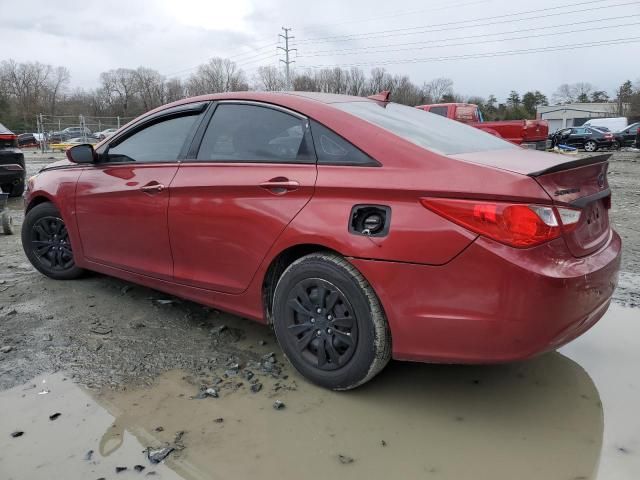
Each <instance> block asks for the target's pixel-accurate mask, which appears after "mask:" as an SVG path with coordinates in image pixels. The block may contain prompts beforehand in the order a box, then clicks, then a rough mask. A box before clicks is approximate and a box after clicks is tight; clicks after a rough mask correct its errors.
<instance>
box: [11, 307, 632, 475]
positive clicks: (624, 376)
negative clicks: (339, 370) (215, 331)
mask: <svg viewBox="0 0 640 480" xmlns="http://www.w3.org/2000/svg"><path fill="white" fill-rule="evenodd" d="M639 320H640V315H639V314H638V310H637V309H635V310H634V309H625V308H622V307H619V306H615V305H614V306H612V308H611V310H610V311H609V313H608V314H607V316H606V318H605V319H603V320H602V321H601V322H600V323H599V324H598V325H596V327H594V328H593V329H592V331H590V332H589V333H587V334H586V335H585V336H583V337H582V338H580V339H578V340H577V341H575V342H574V343H572V344H570V345H569V346H567V347H565V348H564V349H562V351H561V352H560V353H551V354H547V355H544V356H542V357H539V358H537V359H534V360H531V361H528V362H522V363H518V364H511V365H500V366H490V367H480V366H446V365H421V364H409V363H392V364H391V365H389V367H388V368H387V369H386V370H385V371H384V372H383V373H382V374H381V375H380V376H379V377H378V378H376V379H375V380H374V381H373V382H371V383H369V384H368V385H366V386H364V387H362V388H360V389H358V390H356V391H354V392H347V393H334V392H328V391H326V390H323V389H320V388H316V387H313V386H311V385H309V384H308V383H306V382H305V381H304V380H302V379H300V378H297V379H296V383H297V385H298V389H297V390H292V391H280V392H278V394H277V396H274V394H271V393H269V394H267V393H266V392H271V391H272V389H271V388H266V387H265V389H264V390H263V391H262V392H260V393H257V394H252V393H249V392H248V391H247V390H239V391H236V392H232V391H228V392H223V393H222V395H221V397H220V398H204V399H200V400H198V399H192V398H191V397H192V396H193V395H195V394H196V392H197V385H196V384H194V382H193V381H192V379H191V378H189V377H188V376H186V374H185V373H184V372H181V371H172V372H168V373H166V374H164V375H163V376H161V377H160V378H158V379H157V381H156V382H155V383H154V385H152V386H151V387H150V388H145V389H132V390H125V391H117V392H116V391H110V390H106V391H104V392H102V393H94V392H88V391H85V390H83V389H81V388H80V387H78V386H77V385H74V384H73V383H72V382H71V381H70V380H67V381H64V380H63V376H62V375H60V374H56V375H53V376H46V377H41V378H38V379H35V380H34V381H33V382H31V383H30V384H28V385H26V386H21V387H18V388H14V389H12V390H7V391H5V392H2V393H0V405H1V407H0V408H1V411H2V412H3V413H2V416H1V417H0V478H3V479H5V478H6V479H22V478H28V479H40V478H42V479H50V478H52V477H54V476H56V477H59V478H64V479H65V480H66V479H75V478H78V479H80V478H82V479H87V478H88V479H92V478H95V479H98V478H100V477H105V478H115V477H116V475H117V478H133V477H136V478H139V477H141V476H144V475H145V474H146V473H147V472H149V471H150V470H153V471H155V472H156V474H157V476H156V477H155V478H170V479H171V478H183V479H242V478H253V477H255V478H261V479H276V478H277V479H289V478H304V479H316V478H317V479H319V478H323V479H325V478H337V477H340V478H343V479H344V478H346V479H349V478H354V479H355V478H358V479H361V478H369V479H375V478H437V479H458V480H460V479H474V480H479V479H487V480H489V479H491V480H497V479H513V478H518V479H543V478H544V479H593V478H601V479H607V480H608V479H627V478H628V479H634V478H638V476H639V474H640V456H639V455H638V454H639V453H640V420H638V415H637V408H638V405H640V392H639V389H638V378H639V377H638V374H637V366H638V365H639V364H640V362H639V359H640V358H639V357H640V351H639V349H638V348H637V342H638V340H637V339H638V338H640V335H639V334H640V322H639ZM43 378H45V379H46V383H45V384H43V383H42V379H43ZM31 385H35V386H34V387H31ZM43 389H46V390H49V391H50V393H48V394H43V395H39V394H38V393H39V392H40V391H42V390H43ZM276 400H280V401H282V402H284V404H285V408H283V409H280V410H276V409H274V408H273V403H274V402H275V401H276ZM56 412H60V413H62V415H61V416H60V417H59V418H57V419H56V420H50V419H49V416H50V415H52V414H54V413H56ZM16 430H21V431H24V432H25V433H24V435H23V436H21V437H18V438H12V437H11V436H10V433H11V432H13V431H16ZM178 432H184V434H183V435H182V437H181V439H180V442H178V443H179V444H184V446H185V448H184V450H175V451H174V452H172V453H171V454H170V455H169V457H168V458H167V460H166V462H165V463H162V464H159V465H155V466H154V465H151V464H150V463H149V461H148V460H147V458H146V456H145V455H144V454H143V453H142V451H143V450H144V448H145V447H147V446H158V447H159V446H163V445H174V444H175V436H176V433H178ZM89 450H94V454H93V457H92V460H91V461H88V460H85V459H84V457H85V455H86V453H87V451H89ZM136 464H140V465H142V466H144V467H145V470H143V471H142V472H141V473H138V472H136V471H135V470H133V467H134V466H135V465H136ZM118 466H126V467H128V470H126V471H123V472H122V473H120V474H116V473H115V468H116V467H118Z"/></svg>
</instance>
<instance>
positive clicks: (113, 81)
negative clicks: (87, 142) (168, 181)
mask: <svg viewBox="0 0 640 480" xmlns="http://www.w3.org/2000/svg"><path fill="white" fill-rule="evenodd" d="M285 89H287V82H286V79H285V76H284V74H283V72H282V71H281V70H280V69H278V68H276V67H274V66H262V67H259V68H258V69H257V71H256V72H255V73H254V74H253V75H252V76H251V77H249V76H248V75H247V73H246V72H245V71H244V70H242V69H241V68H239V67H238V66H237V64H236V63H234V62H233V61H231V60H229V59H226V58H212V59H210V60H209V61H208V62H207V63H205V64H202V65H200V66H198V67H197V68H196V69H195V70H194V71H193V73H191V74H190V75H188V76H187V77H186V78H167V77H166V76H164V75H162V74H160V73H159V72H158V71H156V70H154V69H151V68H147V67H138V68H137V69H130V68H117V69H113V70H109V71H106V72H102V73H101V74H100V76H99V85H98V87H97V88H95V89H82V88H72V87H71V75H70V73H69V70H68V69H67V68H66V67H64V66H57V67H56V66H52V65H47V64H42V63H39V62H22V63H21V62H16V61H15V60H5V61H2V62H0V122H2V123H3V124H5V125H6V126H7V127H9V128H11V129H12V130H14V131H17V132H21V131H33V130H34V129H35V123H36V121H35V117H36V115H37V114H40V113H43V114H46V115H52V116H55V115H80V114H82V115H88V116H93V117H104V116H113V117H115V116H120V117H125V118H129V117H134V116H137V115H139V114H141V113H144V112H145V111H148V110H150V109H152V108H155V107H158V106H160V105H163V104H165V103H168V102H172V101H175V100H179V99H181V98H185V97H189V96H194V95H201V94H206V93H217V92H233V91H243V90H263V91H278V90H285ZM291 89H293V90H299V91H316V92H326V93H340V94H348V95H357V96H367V95H372V94H375V93H378V92H380V91H382V90H390V91H391V92H392V99H393V101H394V102H398V103H402V104H405V105H420V104H427V103H445V102H468V103H475V104H477V105H478V106H479V107H480V109H481V111H482V112H483V115H484V117H485V119H487V120H515V119H526V118H535V115H536V108H537V107H539V106H543V105H549V103H550V101H549V99H548V98H547V96H546V95H544V94H543V93H542V92H540V91H538V90H535V91H527V92H524V93H522V94H520V93H519V92H518V91H516V90H513V91H511V92H510V94H509V96H508V97H507V98H506V99H505V101H504V102H499V101H498V99H497V98H496V97H495V96H494V95H489V96H488V97H487V98H484V97H478V96H465V95H462V94H460V93H457V92H455V91H454V84H453V81H452V80H451V79H449V78H435V79H433V80H430V81H428V82H424V83H423V84H422V85H417V84H415V83H413V82H412V81H411V79H410V78H409V77H408V76H407V75H397V74H396V75H393V74H391V73H390V72H388V71H386V70H385V69H384V68H373V69H372V70H371V71H370V72H369V73H368V74H367V73H365V71H364V70H362V69H360V68H355V67H354V68H350V69H341V68H325V69H319V70H312V71H307V72H296V73H294V74H293V76H292V79H291ZM551 102H553V103H554V104H561V103H578V102H580V103H588V102H612V103H617V104H618V106H619V109H618V110H619V111H620V112H622V105H623V104H631V112H628V114H630V115H632V116H633V115H635V116H640V85H636V86H635V87H634V85H633V84H632V83H631V81H625V82H624V83H623V84H622V85H621V86H620V87H619V88H618V89H616V92H615V93H614V95H613V96H611V97H610V96H609V94H608V93H607V92H605V91H603V90H599V89H597V88H596V87H594V86H593V85H591V84H590V83H587V82H578V83H574V84H563V85H560V86H559V87H558V89H557V90H556V92H554V94H553V95H552V97H551Z"/></svg>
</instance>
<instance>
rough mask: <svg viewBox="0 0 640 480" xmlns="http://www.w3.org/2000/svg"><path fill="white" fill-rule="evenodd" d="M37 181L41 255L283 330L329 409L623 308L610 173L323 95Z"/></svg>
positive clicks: (188, 113) (103, 152)
mask: <svg viewBox="0 0 640 480" xmlns="http://www.w3.org/2000/svg"><path fill="white" fill-rule="evenodd" d="M67 156H68V159H69V161H62V162H58V163H55V164H53V165H50V166H48V167H46V168H45V169H44V170H43V171H41V172H40V173H39V174H38V175H36V176H35V177H32V178H31V179H30V180H29V182H28V191H27V193H26V217H25V221H24V224H23V229H22V241H23V245H24V250H25V252H26V254H27V256H28V258H29V260H30V261H31V263H32V264H33V265H34V266H35V267H36V268H37V269H38V270H40V271H41V272H42V273H44V274H45V275H47V276H49V277H52V278H55V279H72V278H76V277H78V276H80V275H81V274H82V273H83V271H84V270H85V269H86V270H93V271H98V272H102V273H105V274H108V275H113V276H115V277H120V278H122V279H125V280H129V281H132V282H136V283H139V284H143V285H146V286H148V287H152V288H154V289H157V290H161V291H164V292H168V293H171V294H174V295H177V296H180V297H183V298H187V299H190V300H193V301H196V302H200V303H202V304H206V305H210V306H214V307H218V308H220V309H223V310H227V311H229V312H233V313H236V314H238V315H241V316H244V317H248V318H252V319H255V320H257V321H259V322H263V323H267V324H271V325H272V326H273V328H274V329H275V333H276V336H277V338H278V341H279V343H280V345H281V347H282V349H283V351H284V353H285V354H286V356H287V357H288V359H289V360H290V361H291V363H292V364H293V365H294V366H295V367H296V368H297V369H298V370H299V371H300V372H301V373H302V374H303V375H304V376H305V377H307V378H308V379H310V380H312V381H313V382H315V383H318V384H320V385H323V386H325V387H328V388H333V389H349V388H353V387H356V386H358V385H361V384H362V383H364V382H366V381H368V380H369V379H371V378H372V377H373V376H374V375H375V374H376V373H378V372H379V371H380V370H381V369H382V368H383V367H384V365H385V364H386V363H387V361H388V360H389V359H390V358H391V357H393V358H396V359H401V360H417V361H427V362H447V363H492V362H506V361H512V360H518V359H524V358H528V357H531V356H532V355H536V354H539V353H541V352H544V351H548V350H552V349H555V348H558V347H559V346H561V345H563V344H565V343H567V342H569V341H570V340H572V339H574V338H575V337H577V336H578V335H580V334H582V333H583V332H585V331H586V330H587V329H589V328H590V327H591V326H592V325H593V324H594V323H595V322H596V321H597V320H598V319H599V318H600V317H602V315H603V314H604V312H605V311H606V310H607V307H608V306H609V302H610V300H611V296H612V293H613V290H614V288H615V286H616V283H617V273H618V269H619V264H620V250H621V242H620V237H619V236H618V235H617V234H616V232H614V231H613V230H612V228H611V226H610V224H609V217H608V210H609V207H610V204H611V194H610V190H609V186H608V183H607V166H608V162H607V160H608V155H601V156H591V157H588V158H584V159H577V160H576V159H571V160H567V158H566V157H562V156H559V155H555V154H547V153H542V152H536V151H531V150H525V149H522V148H520V147H517V146H514V145H513V144H511V143H509V142H506V141H504V140H501V139H500V138H497V137H495V136H493V135H490V134H487V133H485V132H482V131H480V130H477V129H475V128H473V127H470V126H467V125H464V124H461V123H458V122H455V121H453V120H448V119H446V118H443V117H441V116H439V115H434V114H431V113H428V112H424V111H420V110H418V109H415V108H411V107H406V106H402V105H398V104H394V103H391V102H388V101H387V100H386V97H385V96H384V95H382V96H375V97H372V98H370V99H367V98H359V97H348V96H341V95H329V94H315V93H298V92H294V93H256V92H245V93H232V94H219V95H207V96H202V97H196V98H190V99H186V100H182V101H179V102H176V103H172V104H170V105H167V106H164V107H161V108H158V109H156V110H153V111H152V112H149V113H147V114H145V115H142V116H141V117H139V118H137V119H136V120H134V121H132V122H131V123H130V124H128V125H126V126H125V127H123V128H121V129H120V130H119V131H118V132H116V133H115V134H114V135H113V136H112V137H109V138H108V139H106V140H104V141H103V142H102V143H100V144H98V145H97V146H96V147H95V149H94V147H92V146H90V145H80V146H75V147H73V148H72V149H70V150H68V152H67Z"/></svg>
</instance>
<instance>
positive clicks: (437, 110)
mask: <svg viewBox="0 0 640 480" xmlns="http://www.w3.org/2000/svg"><path fill="white" fill-rule="evenodd" d="M448 109H449V107H431V108H430V109H429V113H435V114H436V115H440V116H441V117H446V116H447V111H448Z"/></svg>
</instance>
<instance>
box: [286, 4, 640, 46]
mask: <svg viewBox="0 0 640 480" xmlns="http://www.w3.org/2000/svg"><path fill="white" fill-rule="evenodd" d="M603 1H609V0H590V1H587V2H579V3H572V4H567V5H563V6H562V7H552V8H541V9H537V10H529V11H526V12H516V13H509V14H504V15H497V16H496V15H494V16H491V17H481V18H474V19H470V20H460V21H455V22H446V23H437V24H433V25H429V26H427V27H424V26H420V27H406V28H398V29H393V30H379V31H375V32H366V33H353V34H348V35H334V36H330V37H320V38H310V39H307V40H299V41H298V44H313V43H327V42H334V43H335V42H341V41H353V40H370V39H373V38H386V37H391V36H406V35H419V34H422V33H430V32H441V31H446V30H458V29H461V28H476V27H484V26H490V25H498V24H503V23H510V22H522V21H525V20H538V19H540V18H548V17H556V16H560V15H568V14H572V13H584V12H589V11H593V10H601V9H602V8H603V7H601V6H598V7H591V8H581V9H579V10H571V11H568V12H556V13H549V14H545V15H538V16H534V17H527V18H515V19H510V20H501V21H491V22H486V23H482V24H478V25H464V24H467V23H472V22H480V21H483V20H494V19H496V18H507V17H514V16H518V15H528V14H531V13H539V12H545V11H549V10H556V11H557V10H558V9H559V8H568V7H574V6H576V5H589V4H594V3H602V2H603ZM637 4H638V2H637V1H633V2H626V3H618V4H614V5H607V6H606V8H615V7H622V6H627V5H637ZM455 25H459V26H458V27H455V28H442V29H434V27H451V26H455ZM412 30H416V31H412ZM359 37H362V38H359Z"/></svg>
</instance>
